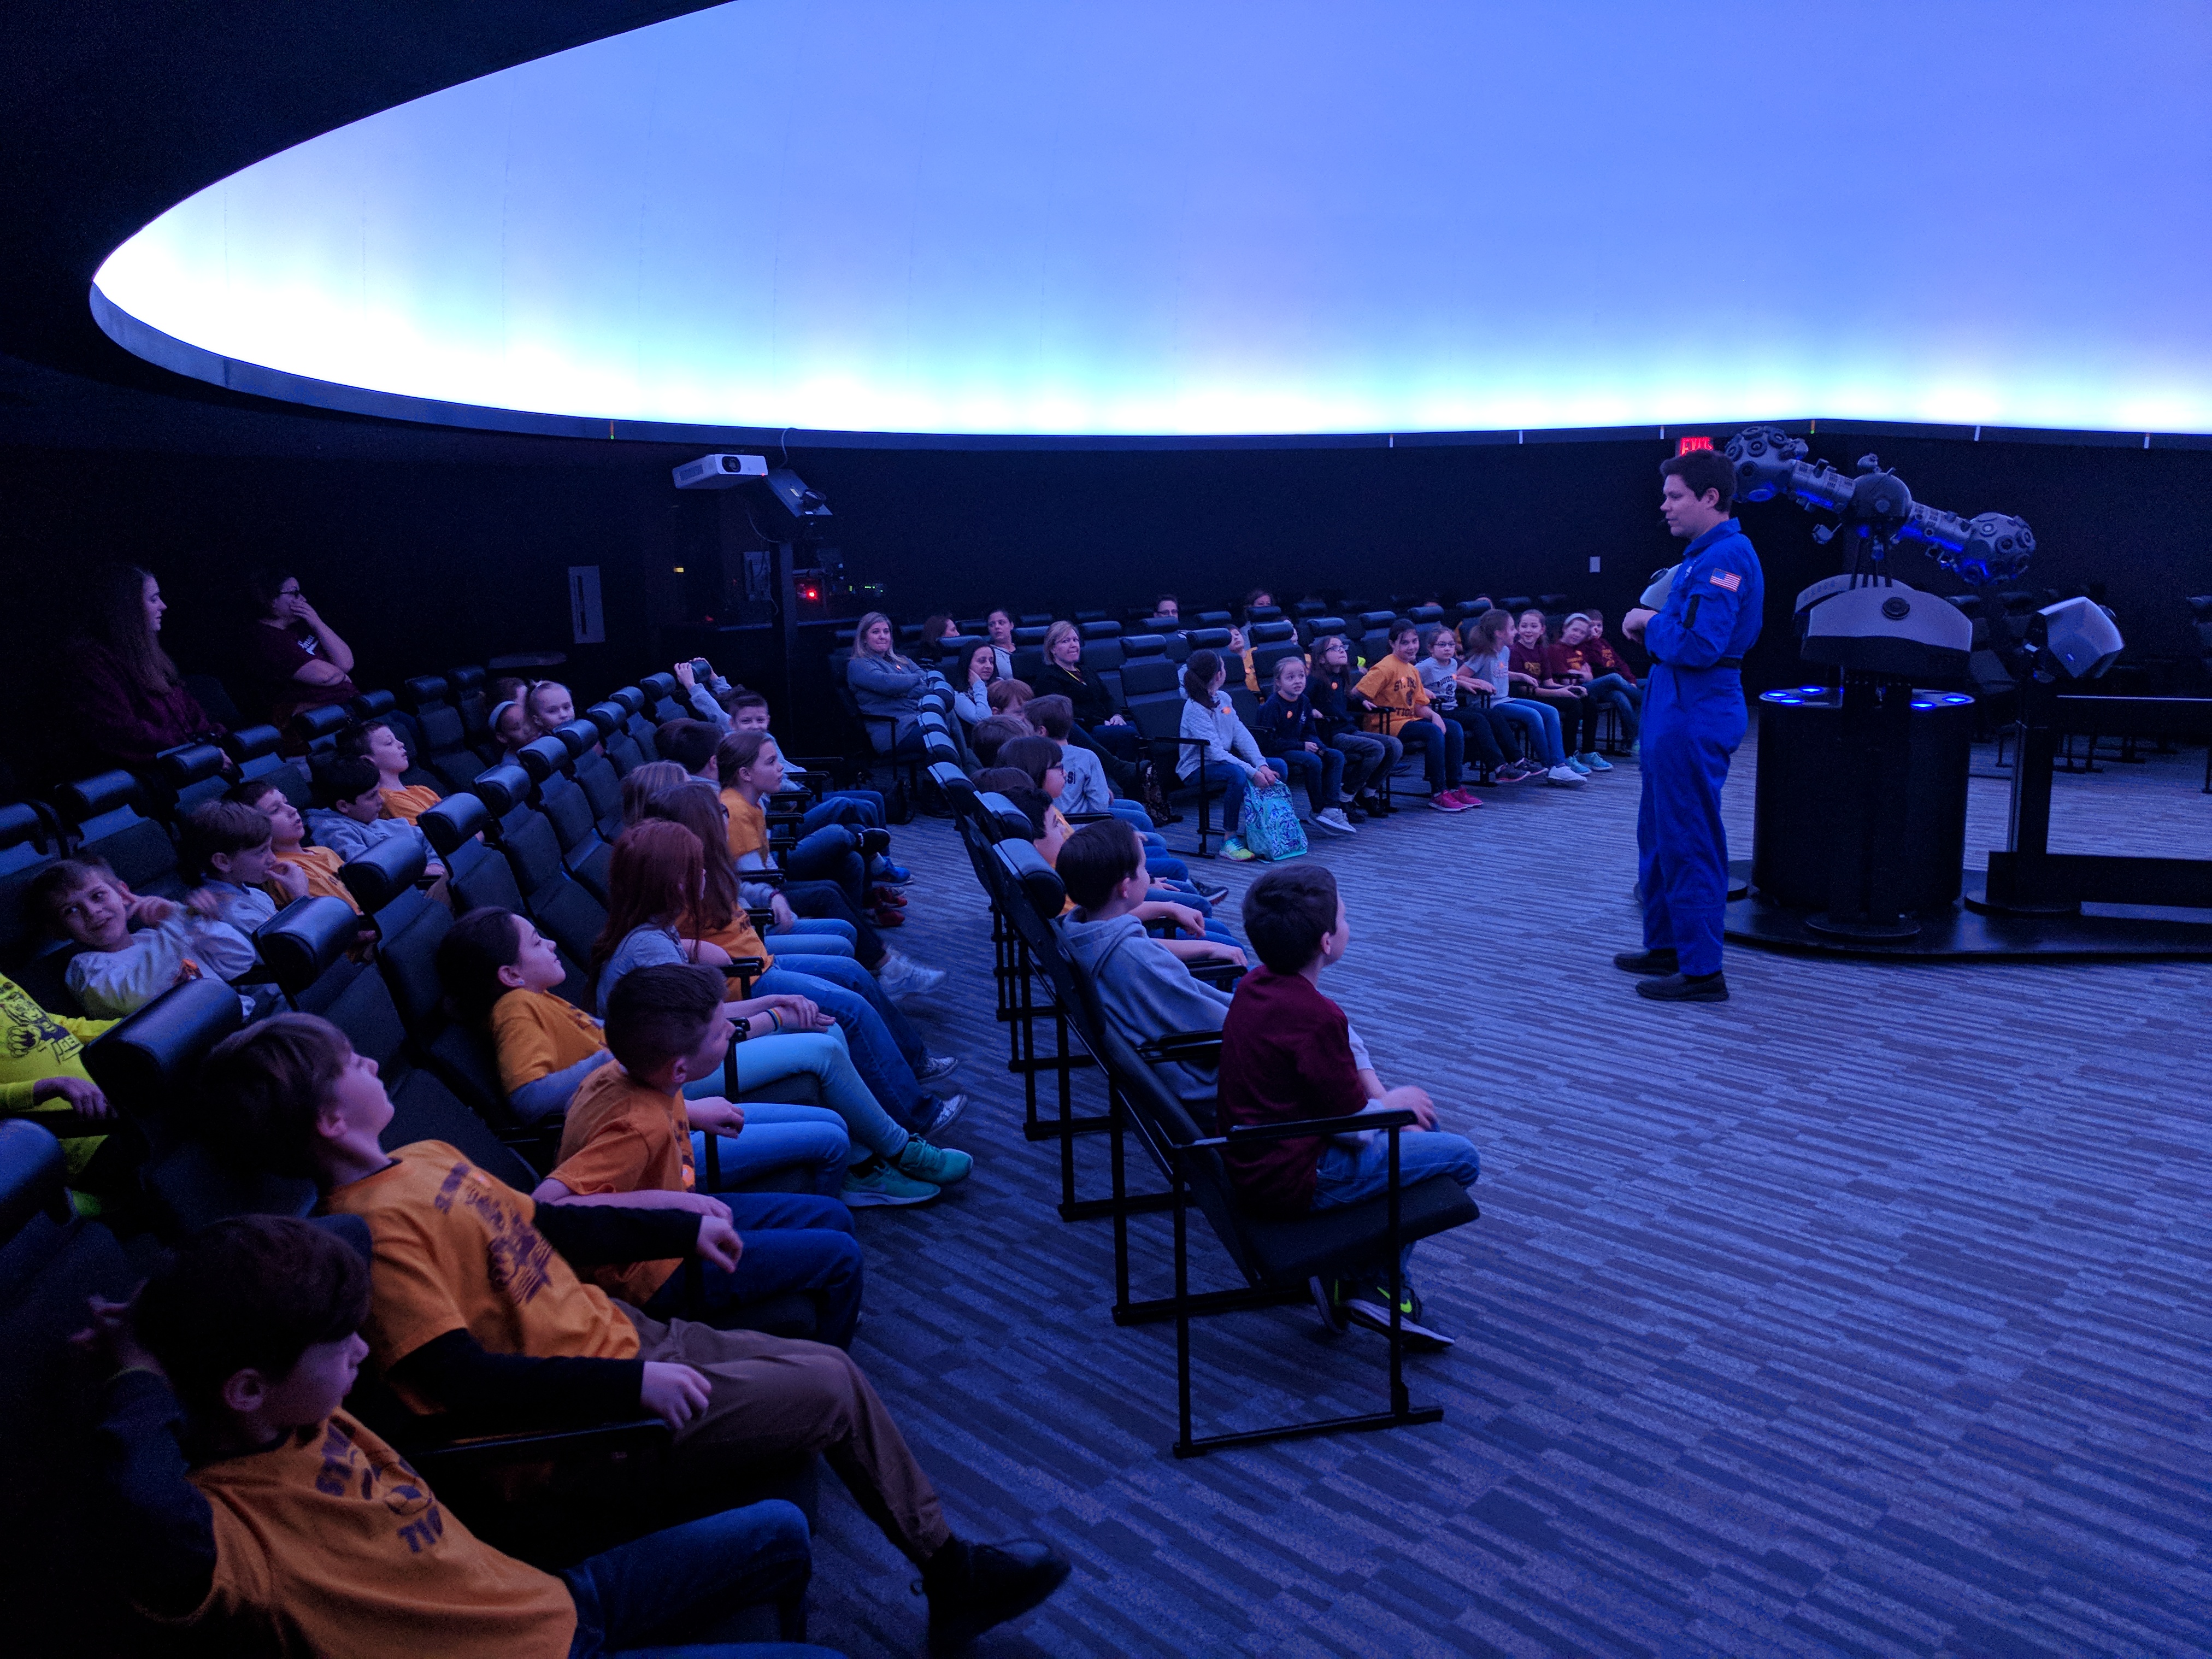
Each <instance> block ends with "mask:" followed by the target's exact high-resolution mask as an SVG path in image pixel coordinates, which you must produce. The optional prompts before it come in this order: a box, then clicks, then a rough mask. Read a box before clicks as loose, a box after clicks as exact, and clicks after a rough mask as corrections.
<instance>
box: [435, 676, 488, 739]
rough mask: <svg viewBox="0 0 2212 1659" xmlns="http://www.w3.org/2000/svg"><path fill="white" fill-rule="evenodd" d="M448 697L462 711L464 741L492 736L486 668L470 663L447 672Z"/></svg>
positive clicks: (448, 700)
mask: <svg viewBox="0 0 2212 1659" xmlns="http://www.w3.org/2000/svg"><path fill="white" fill-rule="evenodd" d="M446 700H447V702H450V703H452V704H453V707H454V708H456V709H457V710H459V713H460V716H461V733H462V737H463V738H464V740H465V741H466V742H469V743H474V742H476V741H477V739H478V738H483V737H488V736H489V735H490V729H491V728H490V722H491V696H490V694H489V692H487V691H486V690H484V671H483V669H482V668H479V667H474V666H469V667H462V668H449V669H447V671H446Z"/></svg>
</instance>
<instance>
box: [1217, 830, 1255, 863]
mask: <svg viewBox="0 0 2212 1659" xmlns="http://www.w3.org/2000/svg"><path fill="white" fill-rule="evenodd" d="M1221 856H1222V857H1223V858H1225V859H1227V860H1230V861H1231V862H1232V863H1236V864H1243V863H1245V862H1246V861H1247V860H1251V859H1254V858H1257V857H1258V856H1259V854H1256V853H1255V852H1254V851H1253V850H1252V849H1251V848H1249V847H1247V846H1246V845H1245V844H1244V843H1243V842H1241V841H1239V840H1237V837H1236V836H1230V838H1229V839H1228V840H1227V841H1225V842H1222V843H1221Z"/></svg>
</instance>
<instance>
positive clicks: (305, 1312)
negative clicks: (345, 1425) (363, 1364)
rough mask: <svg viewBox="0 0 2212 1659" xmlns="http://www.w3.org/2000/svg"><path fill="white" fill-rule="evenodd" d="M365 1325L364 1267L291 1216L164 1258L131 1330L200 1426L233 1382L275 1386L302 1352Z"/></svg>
mask: <svg viewBox="0 0 2212 1659" xmlns="http://www.w3.org/2000/svg"><path fill="white" fill-rule="evenodd" d="M367 1318H368V1262H366V1261H363V1260H362V1257H361V1253H360V1252H359V1251H357V1250H356V1249H354V1248H353V1247H352V1246H351V1245H350V1244H348V1243H346V1242H345V1240H344V1239H343V1238H341V1237H339V1236H338V1235H337V1233H335V1232H333V1231H331V1230H330V1229H328V1228H326V1227H319V1226H317V1225H315V1224H314V1223H313V1222H312V1221H300V1220H296V1219H295V1218H292V1217H290V1216H276V1215H243V1216H234V1217H233V1218H230V1219H229V1220H228V1221H218V1222H216V1223H215V1224H214V1225H211V1226H206V1227H203V1228H201V1229H200V1230H199V1231H197V1232H195V1233H191V1234H190V1235H188V1236H187V1237H185V1240H184V1241H183V1242H182V1243H179V1245H178V1246H177V1247H176V1248H175V1249H173V1250H171V1251H169V1252H168V1253H167V1256H166V1257H165V1258H164V1259H163V1260H162V1261H160V1262H159V1263H158V1264H157V1265H156V1266H155V1268H154V1271H153V1273H152V1274H151V1275H150V1276H149V1278H148V1279H147V1280H146V1284H145V1288H144V1289H143V1290H141V1291H139V1292H138V1299H137V1304H136V1305H135V1306H134V1307H133V1309H132V1310H131V1330H132V1334H134V1335H136V1336H137V1339H138V1340H140V1341H141V1342H143V1343H144V1344H145V1345H146V1347H147V1349H148V1350H149V1352H151V1353H152V1354H153V1356H154V1358H155V1359H157V1360H159V1361H160V1362H161V1369H162V1370H164V1371H165V1372H167V1374H168V1378H169V1386H170V1387H171V1388H173V1389H175V1390H176V1393H177V1397H178V1398H179V1400H181V1401H184V1402H185V1405H186V1406H187V1407H190V1408H191V1409H192V1410H193V1411H195V1412H197V1413H202V1414H203V1415H204V1416H207V1415H211V1414H213V1413H216V1412H219V1411H220V1410H221V1409H222V1385H223V1384H224V1383H228V1381H229V1380H230V1379H231V1378H232V1377H234V1376H237V1375H238V1373H239V1372H240V1371H242V1370H249V1369H250V1370H257V1371H259V1372H260V1373H261V1375H262V1376H264V1377H265V1378H267V1379H268V1380H269V1381H270V1382H271V1383H281V1382H282V1381H283V1379H284V1378H286V1377H288V1376H290V1375H291V1374H292V1371H293V1369H294V1368H295V1366H297V1365H298V1364H299V1363H300V1360H301V1356H303V1355H304V1354H305V1353H306V1352H307V1350H308V1349H309V1348H312V1347H313V1346H315V1345H316V1344H317V1343H319V1342H337V1341H341V1340H343V1339H344V1338H346V1337H349V1336H350V1335H352V1334H354V1332H356V1331H357V1330H359V1329H360V1328H361V1324H362V1321H363V1320H365V1319H367Z"/></svg>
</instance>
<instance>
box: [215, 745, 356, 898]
mask: <svg viewBox="0 0 2212 1659" xmlns="http://www.w3.org/2000/svg"><path fill="white" fill-rule="evenodd" d="M223 799H225V800H232V801H236V802H237V803H238V804H239V805H240V806H250V807H252V809H253V810H254V811H257V812H258V813H260V814H261V816H262V817H265V818H267V819H268V820H269V836H270V846H271V847H272V848H275V849H276V861H277V862H278V863H279V864H286V865H289V866H291V867H292V868H294V869H295V870H297V871H298V872H300V873H301V875H303V876H305V877H306V878H307V896H308V897H310V898H337V899H343V900H344V901H345V902H346V903H347V904H348V905H349V907H350V908H352V909H353V910H354V911H355V912H356V914H358V913H359V911H360V909H361V906H360V905H359V904H357V903H356V902H355V901H354V896H353V895H352V893H350V892H349V891H348V890H347V889H346V884H345V883H344V882H343V881H342V880H340V879H339V878H338V872H339V870H340V869H341V868H343V866H344V862H345V861H344V860H343V859H341V858H339V857H338V855H337V854H336V853H334V852H332V851H331V849H330V848H327V847H308V846H306V845H304V844H303V843H304V842H305V840H306V837H307V821H306V820H305V819H303V818H302V817H301V816H300V809H299V808H298V807H296V806H295V805H292V803H291V801H290V800H289V799H287V798H286V796H285V793H284V792H283V790H282V789H279V788H278V787H276V785H275V784H273V783H271V782H270V781H268V780H267V779H266V778H248V779H247V780H246V781H245V782H243V783H240V784H234V785H232V786H231V787H230V789H229V790H228V792H227V793H225V794H224V796H223ZM269 892H270V897H272V898H275V897H277V896H279V895H278V893H277V890H276V888H275V887H274V886H273V885H272V886H271V887H270V890H269Z"/></svg>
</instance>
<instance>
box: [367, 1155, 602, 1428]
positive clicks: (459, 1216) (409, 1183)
mask: <svg viewBox="0 0 2212 1659" xmlns="http://www.w3.org/2000/svg"><path fill="white" fill-rule="evenodd" d="M324 1205H325V1208H326V1209H328V1210H329V1211H330V1212H331V1214H333V1215H357V1216H359V1217H361V1218H362V1220H364V1221H366V1222H368V1236H369V1240H370V1243H371V1244H372V1246H373V1248H374V1254H373V1255H372V1256H371V1258H370V1262H369V1275H368V1280H369V1303H368V1322H367V1323H366V1324H364V1325H363V1326H362V1328H361V1334H362V1336H364V1337H366V1338H367V1339H368V1346H369V1352H370V1355H371V1357H372V1358H374V1360H375V1362H376V1365H377V1369H378V1370H385V1371H388V1370H391V1369H392V1367H393V1366H394V1365H396V1364H398V1363H399V1362H400V1361H401V1360H403V1359H404V1358H407V1356H408V1355H409V1354H410V1353H413V1352H415V1350H416V1349H417V1348H419V1347H421V1346H422V1345H423V1344H424V1343H426V1342H431V1341H435V1340H436V1339H438V1338H439V1337H441V1336H443V1335H444V1334H446V1333H447V1332H448V1331H466V1332H467V1333H468V1334H470V1335H471V1336H472V1337H474V1338H475V1339H476V1340H477V1346H480V1347H482V1348H483V1350H484V1351H485V1352H488V1353H519V1354H527V1355H529V1356H530V1357H531V1358H534V1359H635V1358H637V1331H636V1328H635V1327H634V1326H632V1325H631V1323H630V1322H629V1320H627V1319H625V1318H624V1317H623V1315H622V1314H621V1312H620V1311H619V1310H617V1308H616V1307H615V1304H613V1303H611V1302H610V1301H608V1300H607V1297H606V1292H605V1291H601V1290H599V1289H598V1288H597V1287H595V1286H593V1285H586V1284H585V1283H583V1281H581V1280H580V1279H578V1278H577V1277H576V1275H575V1272H574V1269H572V1268H571V1267H569V1266H568V1263H567V1262H566V1261H563V1260H562V1258H561V1256H560V1255H559V1254H558V1253H557V1252H556V1251H555V1249H553V1247H552V1245H550V1244H549V1243H546V1241H545V1235H544V1234H543V1233H541V1232H539V1231H538V1229H537V1228H536V1227H535V1226H534V1225H532V1218H533V1217H534V1216H536V1215H537V1213H538V1206H537V1205H536V1204H535V1203H533V1202H532V1200H530V1198H529V1197H528V1196H527V1195H526V1194H522V1193H518V1192H516V1191H515V1190H514V1189H513V1188H512V1187H509V1186H507V1184H506V1183H505V1182H502V1181H500V1180H498V1179H496V1178H495V1177H494V1176H489V1175H487V1174H485V1173H484V1172H483V1170H479V1169H477V1167H476V1165H474V1164H471V1163H470V1162H469V1161H468V1159H467V1158H464V1157H463V1156H462V1155H461V1154H460V1153H459V1152H457V1151H456V1150H455V1149H454V1148H453V1147H451V1146H447V1145H446V1144H445V1143H444V1142H443V1141H439V1140H418V1141H416V1143H415V1144H414V1145H413V1146H402V1147H401V1148H400V1149H399V1150H398V1152H394V1153H393V1154H392V1162H391V1163H390V1164H387V1165H386V1166H385V1167H384V1168H383V1169H381V1170H378V1171H377V1172H376V1173H375V1174H374V1175H373V1176H364V1177H363V1178H362V1179H361V1180H359V1181H353V1182H347V1183H346V1184H345V1185H344V1186H343V1187H338V1188H333V1189H332V1190H331V1194H330V1196H329V1197H328V1198H327V1199H325V1200H324ZM394 1392H396V1393H397V1394H398V1395H399V1397H400V1398H401V1399H402V1400H403V1401H405V1402H406V1403H407V1405H409V1406H410V1407H412V1408H413V1409H415V1410H416V1411H418V1412H435V1411H436V1410H437V1409H439V1407H438V1405H437V1402H436V1401H431V1400H425V1399H423V1398H422V1397H421V1396H420V1395H416V1394H415V1393H414V1392H413V1391H412V1390H410V1389H407V1388H405V1387H404V1386H400V1385H395V1386H394Z"/></svg>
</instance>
